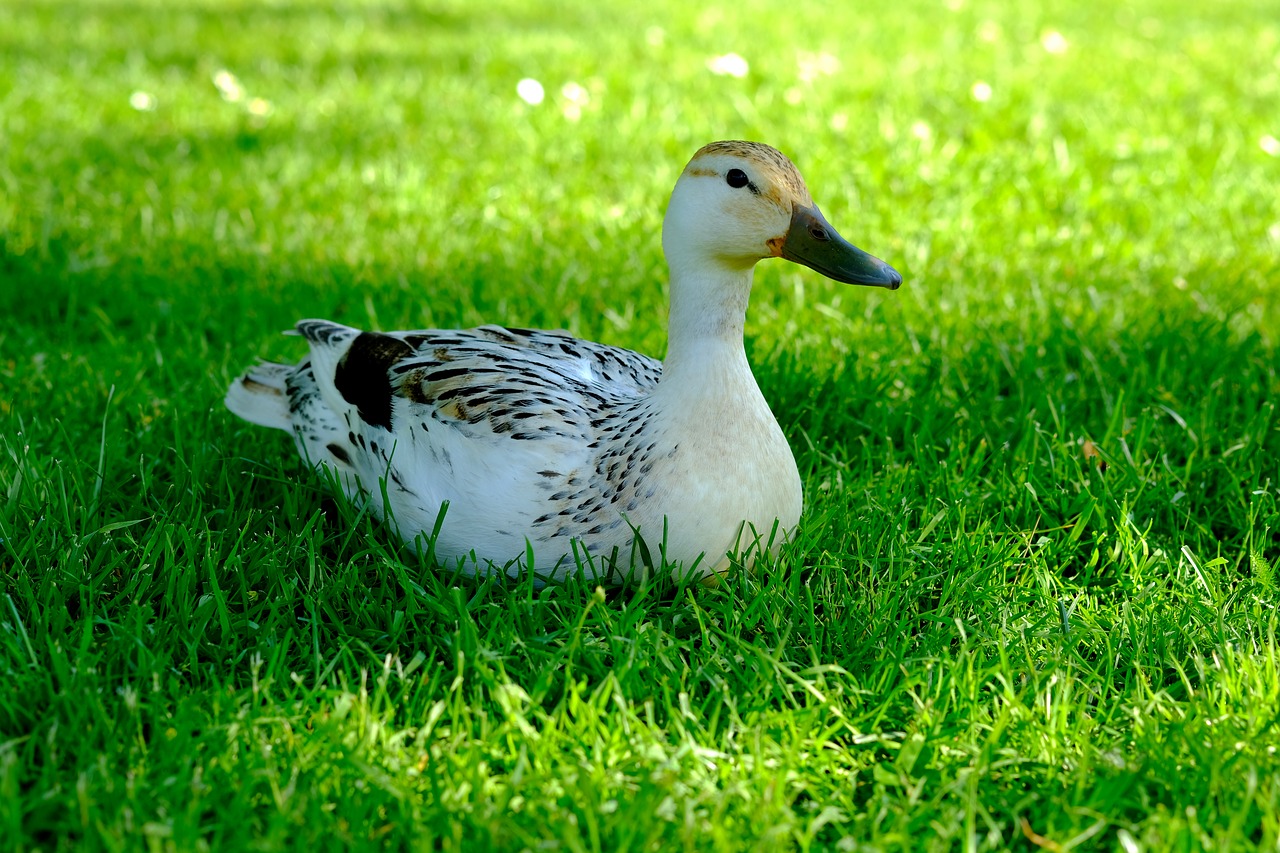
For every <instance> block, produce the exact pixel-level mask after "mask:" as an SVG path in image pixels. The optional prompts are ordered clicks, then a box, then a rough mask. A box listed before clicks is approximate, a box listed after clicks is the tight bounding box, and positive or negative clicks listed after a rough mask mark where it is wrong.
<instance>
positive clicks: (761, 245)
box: [662, 141, 902, 290]
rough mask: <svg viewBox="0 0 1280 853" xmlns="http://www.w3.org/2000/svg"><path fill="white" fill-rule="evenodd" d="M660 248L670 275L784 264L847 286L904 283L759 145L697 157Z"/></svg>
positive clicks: (791, 169) (676, 194)
mask: <svg viewBox="0 0 1280 853" xmlns="http://www.w3.org/2000/svg"><path fill="white" fill-rule="evenodd" d="M662 248H663V251H664V252H665V254H666V256H667V260H668V262H669V263H670V264H671V265H672V268H673V270H674V269H678V268H685V267H689V266H693V267H698V266H704V265H706V264H714V265H718V266H721V267H722V268H723V267H727V268H730V269H740V270H749V269H750V268H751V267H753V266H755V264H756V262H757V261H760V260H763V259H764V258H786V259H787V260H789V261H794V262H795V263H798V264H803V265H805V266H807V267H809V268H811V269H814V270H817V271H818V272H820V273H822V274H823V275H825V276H826V277H827V278H830V279H834V280H835V281H841V282H845V283H847V284H863V285H870V286H873V287H887V288H889V289H890V290H896V289H897V288H898V286H899V285H901V284H902V276H901V275H899V274H898V272H897V271H896V270H894V269H893V268H892V267H890V266H889V265H888V264H886V263H885V262H884V261H882V260H880V259H879V258H876V257H873V256H872V255H869V254H867V253H866V252H864V251H862V250H861V249H859V248H858V247H857V246H854V245H853V244H852V243H850V242H849V241H848V240H845V239H844V238H843V237H841V236H840V234H839V233H838V232H837V231H836V230H835V229H834V228H833V227H831V224H830V223H829V222H827V220H826V217H824V216H823V215H822V211H820V210H818V206H817V205H816V204H814V202H813V198H812V197H811V196H810V195H809V189H808V187H806V186H805V183H804V179H803V178H802V177H800V172H799V171H798V170H797V169H796V167H795V166H794V165H793V164H792V163H791V161H790V160H788V159H787V158H786V156H785V155H783V154H782V153H781V152H780V151H778V150H777V149H776V148H771V147H770V146H768V145H762V144H760V143H758V142H738V141H728V142H713V143H711V144H710V145H707V146H705V147H703V148H702V149H701V150H700V151H698V153H697V154H694V155H693V159H692V160H690V161H689V165H687V166H685V169H684V172H683V173H682V174H681V175H680V179H679V180H678V181H677V182H676V187H675V190H674V191H673V192H672V193H671V203H670V205H669V206H668V208H667V216H666V219H665V220H663V226H662Z"/></svg>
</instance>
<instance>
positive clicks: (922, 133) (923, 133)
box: [911, 121, 933, 142]
mask: <svg viewBox="0 0 1280 853" xmlns="http://www.w3.org/2000/svg"><path fill="white" fill-rule="evenodd" d="M911 135H912V136H914V137H915V138H916V139H919V140H920V141H921V142H928V141H929V140H931V139H933V128H931V127H929V123H928V122H927V121H917V122H914V123H912V125H911Z"/></svg>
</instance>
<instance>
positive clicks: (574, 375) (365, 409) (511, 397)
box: [297, 320, 662, 439]
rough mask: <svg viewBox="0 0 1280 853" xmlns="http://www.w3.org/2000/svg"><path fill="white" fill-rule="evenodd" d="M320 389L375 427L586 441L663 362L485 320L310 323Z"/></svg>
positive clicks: (306, 327) (654, 378)
mask: <svg viewBox="0 0 1280 853" xmlns="http://www.w3.org/2000/svg"><path fill="white" fill-rule="evenodd" d="M297 333H298V334H300V335H301V336H302V337H304V338H306V340H307V342H308V343H309V344H310V345H311V362H312V364H311V370H312V371H313V372H314V375H315V380H316V383H317V386H318V392H319V393H320V395H321V396H322V397H323V398H324V399H325V402H326V403H327V404H328V406H329V408H330V409H332V410H333V411H334V412H335V413H341V412H343V411H344V410H350V409H352V408H354V410H355V412H356V413H357V414H358V415H359V418H360V420H361V421H362V422H363V423H364V424H365V425H368V426H370V427H379V428H381V429H384V430H387V431H391V432H395V431H397V427H398V426H399V424H398V423H397V421H398V420H400V419H411V420H413V421H415V422H416V421H420V420H422V419H423V418H429V419H431V420H433V421H436V422H440V423H444V424H450V425H452V426H454V427H457V428H459V429H462V430H463V431H464V432H468V433H477V432H487V433H490V434H493V435H506V436H509V437H510V438H512V439H529V438H539V437H551V436H560V437H565V438H569V437H573V438H584V437H586V436H587V435H589V433H590V432H591V426H590V425H591V422H592V421H596V420H599V418H600V417H601V416H603V414H604V413H605V412H606V411H609V410H614V409H616V408H617V407H618V406H619V405H625V404H626V403H629V402H633V401H635V400H636V399H638V398H640V397H643V396H645V395H647V394H648V393H649V392H650V391H652V390H653V388H654V386H655V385H657V382H658V379H659V377H660V376H661V375H662V363H661V362H660V361H658V360H657V359H653V358H649V357H648V356H644V355H640V354H639V353H636V352H632V351H631V350H625V349H621V348H619V347H611V346H605V345H603V344H597V343H593V342H590V341H583V340H579V339H577V338H574V337H572V336H570V335H567V334H564V333H561V332H543V331H534V330H530V329H514V328H504V327H502V326H481V327H479V328H476V329H467V330H459V331H440V330H425V331H411V332H387V333H382V332H364V331H360V330H358V329H353V328H350V327H348V326H343V325H340V324H337V323H332V322H329V321H327V320H304V321H302V322H301V323H299V324H298V326H297Z"/></svg>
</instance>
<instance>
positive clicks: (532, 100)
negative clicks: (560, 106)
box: [516, 77, 547, 107]
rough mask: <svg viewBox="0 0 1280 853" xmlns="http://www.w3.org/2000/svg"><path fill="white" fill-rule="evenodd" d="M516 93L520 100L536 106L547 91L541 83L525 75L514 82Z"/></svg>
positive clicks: (544, 97) (545, 95) (543, 98)
mask: <svg viewBox="0 0 1280 853" xmlns="http://www.w3.org/2000/svg"><path fill="white" fill-rule="evenodd" d="M516 94H517V95H519V96H520V100H522V101H524V102H525V103H526V104H528V105H529V106H531V107H536V106H537V105H538V104H540V103H542V102H543V100H545V99H546V97H547V91H546V90H545V89H543V88H542V84H541V83H539V82H538V81H537V80H534V79H533V78H532V77H526V78H524V79H523V80H521V81H520V82H519V83H517V84H516Z"/></svg>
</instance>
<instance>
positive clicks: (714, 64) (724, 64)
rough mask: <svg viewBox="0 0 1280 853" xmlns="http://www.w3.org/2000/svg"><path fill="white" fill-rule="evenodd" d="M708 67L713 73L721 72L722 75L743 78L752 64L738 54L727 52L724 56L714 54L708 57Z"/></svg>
mask: <svg viewBox="0 0 1280 853" xmlns="http://www.w3.org/2000/svg"><path fill="white" fill-rule="evenodd" d="M707 69H708V70H709V71H710V72H711V73H712V74H719V75H720V76H722V77H738V78H742V77H746V76H747V72H749V71H750V70H751V66H750V65H748V64H747V60H745V59H743V58H742V57H741V56H739V55H738V54H736V53H726V54H725V55H724V56H713V57H711V58H710V59H708V60H707Z"/></svg>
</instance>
